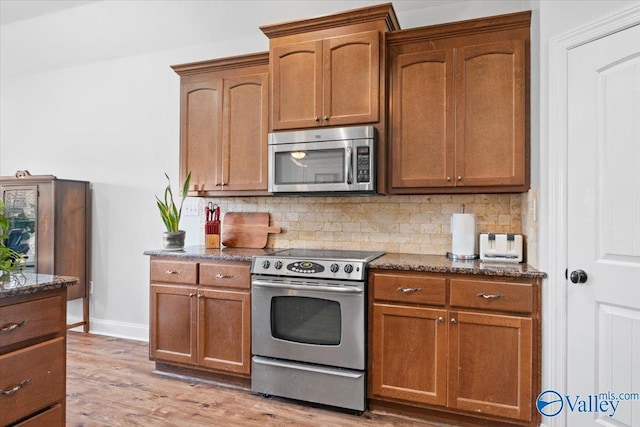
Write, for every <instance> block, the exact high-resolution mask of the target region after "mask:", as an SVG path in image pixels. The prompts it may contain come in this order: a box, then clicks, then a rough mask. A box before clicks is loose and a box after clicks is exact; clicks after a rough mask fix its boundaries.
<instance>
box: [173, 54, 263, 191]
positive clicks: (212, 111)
mask: <svg viewBox="0 0 640 427" xmlns="http://www.w3.org/2000/svg"><path fill="white" fill-rule="evenodd" d="M268 63H269V55H268V53H267V52H263V53H258V54H251V55H243V56H236V57H230V58H223V59H216V60H211V61H203V62H198V63H191V64H183V65H175V66H173V67H172V68H173V69H174V70H175V72H176V73H178V74H179V75H180V178H181V181H182V182H184V181H183V180H184V178H185V177H186V175H187V173H188V171H191V174H192V178H191V188H190V191H189V195H191V196H216V195H229V196H232V195H262V194H268V193H267V133H268V126H269V110H268V108H269V102H268V100H269V89H268V83H269V80H268Z"/></svg>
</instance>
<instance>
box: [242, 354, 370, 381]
mask: <svg viewBox="0 0 640 427" xmlns="http://www.w3.org/2000/svg"><path fill="white" fill-rule="evenodd" d="M253 362H254V363H257V364H259V365H269V366H275V367H278V368H292V367H295V369H298V370H301V371H309V372H314V373H318V374H330V375H334V376H336V375H337V376H340V377H346V378H353V379H358V378H360V377H362V375H363V374H362V373H356V372H346V371H339V370H337V369H323V368H322V367H320V366H317V365H314V366H312V365H308V364H304V365H303V364H299V363H295V364H292V363H287V362H280V361H278V360H273V359H267V358H265V357H260V356H253Z"/></svg>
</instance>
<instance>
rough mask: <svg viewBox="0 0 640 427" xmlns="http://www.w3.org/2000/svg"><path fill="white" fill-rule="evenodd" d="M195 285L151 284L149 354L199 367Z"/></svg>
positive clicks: (168, 360)
mask: <svg viewBox="0 0 640 427" xmlns="http://www.w3.org/2000/svg"><path fill="white" fill-rule="evenodd" d="M196 291H197V288H196V287H195V286H171V285H158V284H152V285H151V307H150V321H149V332H150V335H151V336H150V337H149V341H150V342H149V352H150V355H151V357H152V358H153V359H155V360H159V361H167V362H181V363H188V364H195V363H196V361H197V358H196V338H197V336H196V314H197V311H196V310H197V304H196V295H197V293H196Z"/></svg>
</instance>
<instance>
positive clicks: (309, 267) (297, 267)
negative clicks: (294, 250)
mask: <svg viewBox="0 0 640 427" xmlns="http://www.w3.org/2000/svg"><path fill="white" fill-rule="evenodd" d="M287 270H289V271H293V272H294V273H300V274H315V273H322V272H323V271H324V267H323V266H322V264H318V263H315V262H312V261H296V262H292V263H290V264H287Z"/></svg>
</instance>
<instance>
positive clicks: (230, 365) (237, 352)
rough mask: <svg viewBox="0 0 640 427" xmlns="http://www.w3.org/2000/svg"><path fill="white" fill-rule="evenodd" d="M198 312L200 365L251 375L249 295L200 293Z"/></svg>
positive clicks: (210, 291) (245, 293) (206, 290)
mask: <svg viewBox="0 0 640 427" xmlns="http://www.w3.org/2000/svg"><path fill="white" fill-rule="evenodd" d="M198 310H199V313H198V316H199V317H198V364H199V365H200V366H204V367H207V368H213V369H219V370H222V371H228V372H235V373H240V374H249V373H250V371H251V369H250V368H251V335H250V334H251V297H250V293H249V292H233V291H221V290H211V289H201V290H200V294H199V296H198Z"/></svg>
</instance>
